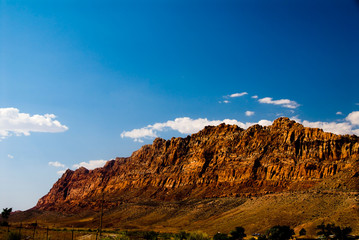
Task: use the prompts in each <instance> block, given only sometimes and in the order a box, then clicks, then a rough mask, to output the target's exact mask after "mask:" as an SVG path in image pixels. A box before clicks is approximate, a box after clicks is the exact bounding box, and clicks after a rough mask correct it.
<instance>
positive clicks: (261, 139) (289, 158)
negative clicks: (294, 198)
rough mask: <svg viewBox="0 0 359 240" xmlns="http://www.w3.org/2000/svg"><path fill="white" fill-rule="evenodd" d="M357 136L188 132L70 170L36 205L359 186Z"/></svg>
mask: <svg viewBox="0 0 359 240" xmlns="http://www.w3.org/2000/svg"><path fill="white" fill-rule="evenodd" d="M358 162H359V138H358V137H356V136H349V135H345V136H340V135H335V134H331V133H326V132H323V131H322V130H321V129H312V128H305V127H303V126H302V125H300V124H298V123H296V122H294V121H291V120H289V119H288V118H279V119H277V120H275V121H274V123H273V125H271V126H268V127H262V126H260V125H254V126H252V127H250V128H248V129H247V130H244V129H241V128H239V127H238V126H236V125H225V124H221V125H219V126H215V127H214V126H209V127H206V128H204V129H203V130H202V131H200V132H198V133H196V134H193V135H191V136H188V137H186V138H172V139H171V140H167V141H166V140H164V139H160V138H157V139H155V140H154V142H153V144H151V145H145V146H143V147H142V148H140V149H139V150H138V151H136V152H134V153H133V154H132V156H131V157H129V158H116V159H115V160H111V161H109V162H107V164H106V165H105V166H104V167H103V168H97V169H95V170H91V171H89V170H87V169H85V168H80V169H77V170H76V171H71V170H67V171H66V172H65V173H64V174H63V176H62V177H61V178H60V179H59V180H58V181H57V182H56V183H55V184H54V186H53V187H52V189H51V190H50V192H49V193H48V194H47V195H45V196H44V197H42V198H41V199H40V200H39V201H38V203H37V205H36V207H35V209H40V210H53V211H59V212H78V211H81V210H84V209H94V210H96V209H98V208H99V206H100V205H99V201H101V199H102V196H103V195H105V198H106V199H107V201H105V207H106V208H111V207H116V206H119V205H121V204H123V203H124V202H138V201H142V200H146V199H147V200H148V199H151V200H156V201H166V202H169V201H175V200H184V199H204V198H217V197H235V196H242V197H243V196H244V197H246V196H254V195H263V194H267V193H272V192H274V193H278V192H293V191H301V192H303V191H313V189H315V191H354V192H355V191H358V188H359V186H358V183H359V181H358V178H359V168H358Z"/></svg>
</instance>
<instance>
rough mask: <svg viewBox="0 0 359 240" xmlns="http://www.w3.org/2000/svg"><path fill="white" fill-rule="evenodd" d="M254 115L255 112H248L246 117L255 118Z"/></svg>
mask: <svg viewBox="0 0 359 240" xmlns="http://www.w3.org/2000/svg"><path fill="white" fill-rule="evenodd" d="M253 115H254V112H252V111H246V116H247V117H250V116H253Z"/></svg>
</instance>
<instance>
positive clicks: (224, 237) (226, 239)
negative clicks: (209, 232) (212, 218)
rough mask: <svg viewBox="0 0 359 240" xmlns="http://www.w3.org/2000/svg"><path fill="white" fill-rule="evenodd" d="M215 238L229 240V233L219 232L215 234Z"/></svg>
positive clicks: (215, 239) (214, 239)
mask: <svg viewBox="0 0 359 240" xmlns="http://www.w3.org/2000/svg"><path fill="white" fill-rule="evenodd" d="M213 240H228V235H227V234H225V233H220V232H218V233H216V234H215V235H214V236H213Z"/></svg>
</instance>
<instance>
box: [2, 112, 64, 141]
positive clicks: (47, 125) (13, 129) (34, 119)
mask: <svg viewBox="0 0 359 240" xmlns="http://www.w3.org/2000/svg"><path fill="white" fill-rule="evenodd" d="M55 118H56V116H55V115H54V114H44V115H38V114H35V115H32V116H31V115H30V114H28V113H20V111H19V109H17V108H0V139H3V138H5V137H9V136H12V135H16V136H20V135H25V136H29V135H30V133H31V132H49V133H56V132H64V131H66V130H68V127H67V126H65V125H62V124H61V123H60V122H59V121H57V120H54V119H55Z"/></svg>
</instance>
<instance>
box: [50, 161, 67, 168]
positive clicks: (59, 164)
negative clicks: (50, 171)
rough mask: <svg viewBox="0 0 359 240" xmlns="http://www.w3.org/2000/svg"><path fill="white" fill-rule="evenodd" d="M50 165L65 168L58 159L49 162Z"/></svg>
mask: <svg viewBox="0 0 359 240" xmlns="http://www.w3.org/2000/svg"><path fill="white" fill-rule="evenodd" d="M49 166H52V167H57V168H64V167H65V165H64V164H62V163H60V162H58V161H56V162H49Z"/></svg>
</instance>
